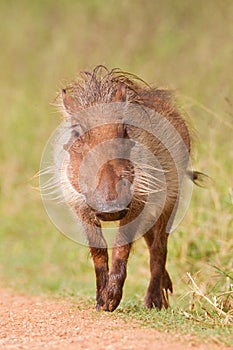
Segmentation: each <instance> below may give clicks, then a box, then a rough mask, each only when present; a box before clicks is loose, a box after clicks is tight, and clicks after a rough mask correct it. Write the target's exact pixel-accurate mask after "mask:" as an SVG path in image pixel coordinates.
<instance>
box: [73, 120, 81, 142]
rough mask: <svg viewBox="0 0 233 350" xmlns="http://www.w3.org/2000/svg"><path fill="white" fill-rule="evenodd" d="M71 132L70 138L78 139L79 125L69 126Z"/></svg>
mask: <svg viewBox="0 0 233 350" xmlns="http://www.w3.org/2000/svg"><path fill="white" fill-rule="evenodd" d="M71 128H72V131H71V136H72V137H73V138H75V139H77V138H79V137H80V131H79V125H78V124H74V125H72V126H71Z"/></svg>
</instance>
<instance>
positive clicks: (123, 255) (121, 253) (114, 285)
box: [104, 243, 132, 311]
mask: <svg viewBox="0 0 233 350" xmlns="http://www.w3.org/2000/svg"><path fill="white" fill-rule="evenodd" d="M131 245H132V244H131V243H127V244H125V245H123V246H115V247H113V251H112V268H111V271H110V274H109V280H108V287H107V294H106V300H105V304H104V310H105V311H114V310H115V309H116V308H117V306H118V305H119V303H120V301H121V298H122V290H123V286H124V282H125V279H126V274H127V262H128V257H129V253H130V249H131Z"/></svg>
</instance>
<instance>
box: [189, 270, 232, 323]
mask: <svg viewBox="0 0 233 350" xmlns="http://www.w3.org/2000/svg"><path fill="white" fill-rule="evenodd" d="M187 276H188V278H189V280H190V281H191V283H192V291H193V294H194V295H195V296H199V297H200V298H201V299H203V300H205V301H206V302H207V303H208V305H210V306H211V307H212V308H213V309H214V310H215V311H216V312H217V314H218V316H220V317H221V316H223V317H224V318H225V323H231V322H233V315H232V310H229V311H227V312H225V311H224V310H223V309H222V307H223V304H222V303H221V297H222V296H223V294H224V295H230V294H233V291H229V292H227V294H226V293H222V294H221V295H220V296H219V297H217V296H213V298H212V299H210V298H209V297H208V296H206V295H205V294H204V293H203V292H202V290H201V288H199V287H198V285H197V283H196V282H195V280H194V279H193V277H192V276H191V274H190V273H189V272H188V273H187ZM202 309H203V310H204V312H205V313H206V314H207V315H208V316H210V314H209V313H208V311H207V310H206V308H205V307H204V306H203V305H202Z"/></svg>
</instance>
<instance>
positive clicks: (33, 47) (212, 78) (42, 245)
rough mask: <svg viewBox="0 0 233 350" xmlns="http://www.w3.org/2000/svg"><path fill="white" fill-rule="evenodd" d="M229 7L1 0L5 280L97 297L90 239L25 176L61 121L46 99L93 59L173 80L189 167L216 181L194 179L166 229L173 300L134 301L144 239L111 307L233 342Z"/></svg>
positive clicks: (0, 233)
mask: <svg viewBox="0 0 233 350" xmlns="http://www.w3.org/2000/svg"><path fill="white" fill-rule="evenodd" d="M232 15H233V3H232V1H227V0H225V1H224V2H223V1H220V0H219V1H218V0H215V1H211V0H207V1H205V2H203V1H200V0H198V1H195V2H193V1H184V0H180V1H176V2H174V1H172V0H166V1H163V2H161V1H158V2H156V1H150V2H149V1H148V2H147V3H146V4H145V3H143V2H142V1H140V0H136V1H131V0H130V1H124V2H123V1H122V2H118V3H117V4H116V2H114V1H113V0H110V1H108V2H100V1H94V0H92V1H91V0H89V1H86V2H83V1H72V0H71V1H68V2H67V1H62V0H58V1H52V0H51V1H37V2H31V1H26V0H22V1H7V2H6V1H2V2H1V4H0V40H1V47H2V54H1V57H0V60H1V65H0V74H1V85H0V92H1V105H0V108H1V148H0V160H1V162H0V181H1V182H0V183H1V185H0V186H1V187H0V191H1V193H0V195H1V196H0V210H1V217H0V240H1V244H0V279H1V284H3V285H7V286H11V287H12V288H15V289H17V290H19V289H20V290H23V291H24V292H28V293H37V294H38V293H44V294H51V295H62V296H67V297H71V296H73V297H72V298H74V299H75V298H76V299H79V297H81V296H90V297H91V299H90V300H91V301H90V303H91V304H92V303H93V298H94V293H95V284H94V283H95V278H94V272H93V268H92V262H91V260H90V258H89V253H88V250H87V248H86V247H82V246H79V245H75V244H74V243H73V242H71V241H69V240H68V239H66V238H65V237H63V236H62V235H60V234H59V233H58V232H57V230H56V229H55V227H54V226H53V225H52V224H51V223H50V221H49V219H48V218H47V216H46V213H45V211H44V208H43V206H42V204H41V200H40V196H39V194H38V193H37V192H36V191H34V190H33V189H32V185H34V184H35V183H34V181H32V180H31V179H32V177H33V175H34V174H35V173H37V171H38V170H39V167H40V157H41V154H42V151H43V148H44V146H45V143H46V141H47V139H48V137H49V136H50V134H51V132H52V131H53V130H54V128H55V127H56V126H57V125H58V124H59V121H60V116H59V115H58V113H56V112H55V109H54V107H52V106H51V105H50V103H51V102H53V100H54V98H55V96H56V92H57V90H58V89H59V88H60V87H61V86H63V83H62V82H63V81H64V80H66V79H68V80H69V79H72V78H73V77H74V76H75V74H76V73H77V72H78V71H79V70H81V69H85V68H92V67H93V66H95V65H96V64H100V63H103V64H106V65H107V66H109V67H120V68H122V69H124V70H128V71H130V72H132V73H135V74H138V75H139V76H141V77H142V78H143V79H145V80H146V81H148V82H150V83H157V84H158V85H164V86H170V87H172V88H176V89H177V90H178V91H179V93H180V99H181V101H182V107H183V108H184V109H185V110H186V111H187V112H188V114H189V115H190V119H191V123H192V124H193V125H194V128H195V129H196V130H197V132H196V133H197V135H198V136H197V138H196V142H195V145H194V149H195V151H194V156H193V167H194V168H195V169H197V170H200V171H203V172H205V173H207V174H208V175H209V176H210V177H211V178H212V180H213V181H212V182H211V183H210V184H209V186H208V188H207V189H201V188H195V189H194V192H193V197H192V202H191V204H190V208H189V210H188V212H187V215H186V217H185V219H184V220H183V222H182V223H181V225H180V226H179V228H178V229H177V230H176V232H174V233H173V234H172V235H171V237H170V241H169V255H168V270H169V271H170V272H171V276H172V278H173V282H174V288H175V293H174V296H173V297H172V298H171V309H169V310H168V311H162V312H161V313H157V312H156V311H152V312H146V311H145V310H144V309H143V308H142V306H141V305H142V300H143V296H144V293H145V290H146V286H147V283H148V278H149V269H148V253H147V252H146V248H145V244H144V242H143V241H139V242H137V243H136V245H135V248H134V251H133V253H132V255H131V258H130V261H129V269H128V270H129V273H128V279H127V282H126V285H125V290H124V300H123V302H122V305H121V307H120V309H119V311H117V314H119V317H120V316H122V315H123V317H129V318H136V319H140V320H141V322H142V324H144V325H146V326H149V327H156V328H159V329H163V330H165V329H168V330H170V331H175V332H177V331H178V332H181V333H182V332H183V333H187V332H189V333H191V334H196V335H198V337H200V338H201V339H203V338H205V339H209V338H215V339H217V340H219V339H220V340H219V341H220V342H222V343H226V344H230V341H231V340H230V329H232V328H230V327H232V325H231V326H230V318H231V317H230V316H232V308H233V306H232V305H233V301H232V293H231V292H232V279H231V278H232V270H233V259H232V249H233V235H232V232H233V215H232V214H233V189H232V188H233V184H232V174H233V147H232V134H233V115H232V104H233V98H232V91H233V81H232V53H233V52H232V50H233V49H232V34H233V23H232ZM216 267H217V268H216ZM187 272H189V273H190V274H191V276H193V277H194V278H195V281H196V283H197V285H198V287H200V288H201V293H202V295H198V293H197V290H194V289H195V288H194V286H193V284H192V282H191V281H190V279H189V278H188V277H187ZM229 276H230V277H229ZM226 292H229V294H227V295H226V294H224V293H226ZM203 296H206V297H209V298H210V299H211V300H212V301H213V300H217V304H218V306H219V307H220V308H221V307H222V308H223V310H224V312H225V313H227V315H228V316H227V317H225V316H224V317H223V316H221V315H219V314H218V312H217V311H216V308H215V307H213V306H211V305H210V304H209V302H208V301H206V299H205V298H204V297H203ZM88 300H89V299H88ZM93 304H94V303H93ZM224 322H225V323H224Z"/></svg>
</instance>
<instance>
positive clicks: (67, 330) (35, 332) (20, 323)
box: [0, 290, 229, 350]
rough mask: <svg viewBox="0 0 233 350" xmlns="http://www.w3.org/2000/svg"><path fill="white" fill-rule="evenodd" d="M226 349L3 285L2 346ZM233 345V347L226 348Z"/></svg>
mask: <svg viewBox="0 0 233 350" xmlns="http://www.w3.org/2000/svg"><path fill="white" fill-rule="evenodd" d="M188 348H192V349H194V350H207V349H209V350H217V349H218V350H220V349H221V350H223V349H225V348H224V347H218V346H215V345H213V344H209V345H208V344H205V345H195V343H194V342H193V340H192V339H191V338H190V337H184V336H181V335H178V336H175V337H174V335H171V334H168V333H161V332H158V331H157V330H154V329H145V328H142V327H140V325H139V324H138V323H137V322H135V321H133V322H126V321H124V320H122V319H120V318H119V316H115V315H114V314H108V313H104V312H103V313H102V312H100V313H96V312H95V311H93V310H90V309H85V310H80V309H78V308H77V305H75V304H72V303H69V302H67V301H62V300H60V299H59V300H50V299H46V298H43V297H29V296H24V295H18V294H16V293H12V292H9V291H6V290H0V349H2V350H5V349H46V350H50V349H58V350H64V349H65V350H76V349H88V350H89V349H90V350H92V349H93V350H94V349H95V350H106V349H139V350H144V349H156V350H165V349H166V350H167V349H172V350H187V349H188ZM226 349H228V350H229V348H226Z"/></svg>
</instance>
